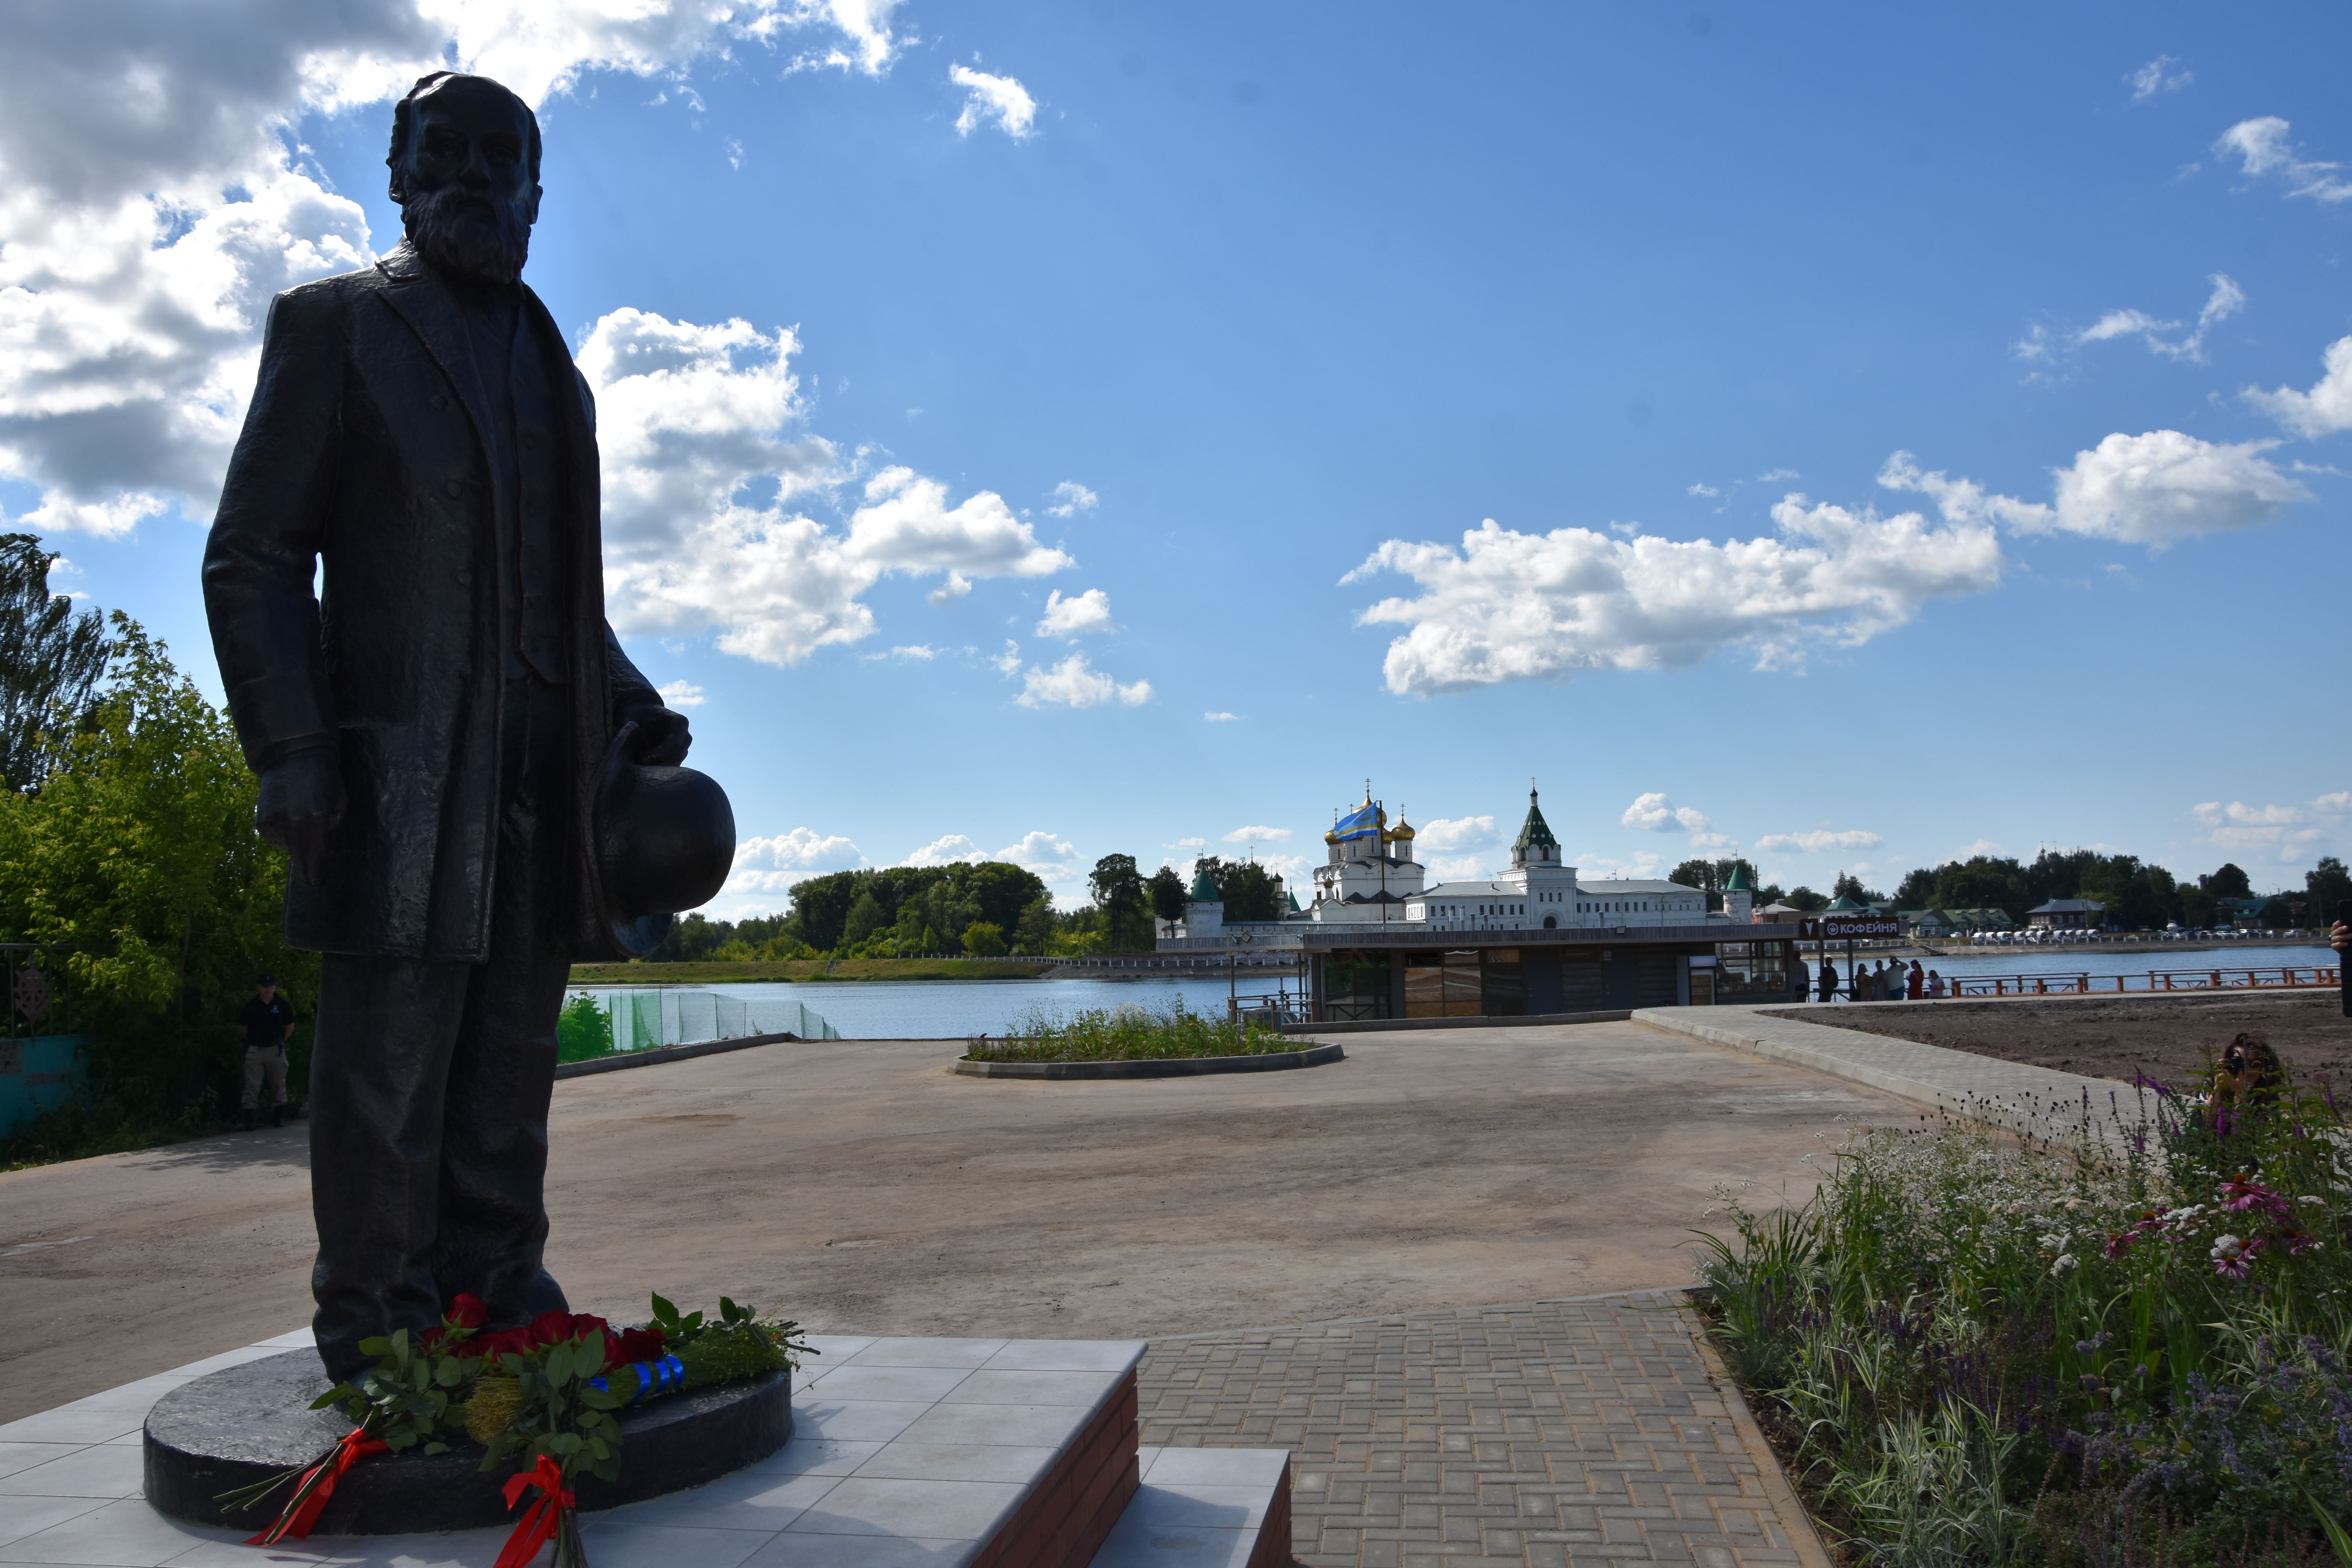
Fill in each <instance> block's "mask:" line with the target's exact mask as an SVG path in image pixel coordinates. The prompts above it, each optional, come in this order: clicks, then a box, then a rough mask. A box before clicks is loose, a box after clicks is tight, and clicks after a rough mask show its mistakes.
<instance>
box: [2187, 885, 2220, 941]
mask: <svg viewBox="0 0 2352 1568" xmlns="http://www.w3.org/2000/svg"><path fill="white" fill-rule="evenodd" d="M2214 903H2215V900H2214V898H2213V895H2212V894H2211V893H2210V892H2208V891H2206V890H2205V889H2203V888H2189V887H2184V888H2182V889H2180V923H2181V924H2182V925H2185V926H2189V927H2191V928H2193V929H2196V930H2200V931H2201V930H2205V929H2207V928H2209V927H2210V926H2211V925H2212V924H2213V910H2214Z"/></svg>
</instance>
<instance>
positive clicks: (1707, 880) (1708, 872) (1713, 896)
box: [1666, 855, 1778, 910]
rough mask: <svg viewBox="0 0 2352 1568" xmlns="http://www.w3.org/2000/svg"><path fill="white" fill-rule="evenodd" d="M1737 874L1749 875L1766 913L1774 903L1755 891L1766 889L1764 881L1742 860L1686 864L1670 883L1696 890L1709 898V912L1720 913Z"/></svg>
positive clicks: (1731, 858) (1759, 905) (1670, 876)
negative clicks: (1726, 893)
mask: <svg viewBox="0 0 2352 1568" xmlns="http://www.w3.org/2000/svg"><path fill="white" fill-rule="evenodd" d="M1735 870H1737V871H1744V872H1746V873H1747V876H1748V888H1749V889H1750V890H1751V893H1754V896H1755V900H1756V907H1757V908H1758V909H1762V908H1763V907H1764V906H1765V905H1766V904H1768V903H1770V902H1771V901H1772V900H1769V899H1767V898H1764V897H1762V896H1761V894H1760V892H1756V891H1755V890H1756V889H1759V888H1760V887H1761V885H1762V884H1761V879H1759V877H1758V876H1757V873H1756V868H1755V866H1754V865H1753V864H1751V863H1750V862H1748V860H1745V859H1742V858H1739V857H1738V856H1730V855H1727V856H1724V857H1722V858H1717V859H1714V860H1702V859H1690V860H1685V861H1684V862H1683V863H1682V864H1681V865H1679V866H1677V867H1675V868H1674V870H1673V871H1672V872H1671V873H1669V874H1668V876H1667V878H1666V880H1668V881H1670V882H1676V883H1679V884H1681V885H1682V886H1683V887H1685V888H1696V889H1698V890H1699V891H1701V892H1703V893H1705V894H1706V907H1707V908H1708V909H1710V910H1720V909H1722V908H1723V889H1726V888H1727V887H1729V886H1730V885H1731V874H1732V872H1734V871H1735ZM1777 890H1778V889H1775V891H1777Z"/></svg>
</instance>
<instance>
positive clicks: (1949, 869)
mask: <svg viewBox="0 0 2352 1568" xmlns="http://www.w3.org/2000/svg"><path fill="white" fill-rule="evenodd" d="M1934 907H1935V908H1937V909H1939V910H2000V911H2001V912H2002V913H2003V914H2005V915H2007V916H2008V917H2009V923H2010V924H2011V925H2012V926H2016V925H2022V924H2024V923H2025V911H2026V910H2030V909H2032V907H2033V904H2032V900H2031V891H2030V889H2028V888H2027V886H2026V881H2025V868H2024V867H2022V866H2021V865H2019V864H2018V863H2017V862H2016V861H2015V860H2012V859H2006V858H1997V857H1994V856H1990V855H1973V856H1970V857H1969V858H1968V859H1966V860H1948V861H1946V862H1945V863H1944V864H1943V865H1941V866H1939V867H1937V868H1936V896H1935V900H1934Z"/></svg>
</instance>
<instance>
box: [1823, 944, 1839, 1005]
mask: <svg viewBox="0 0 2352 1568" xmlns="http://www.w3.org/2000/svg"><path fill="white" fill-rule="evenodd" d="M1837 994H1838V972H1837V964H1836V963H1835V962H1834V961H1833V960H1832V959H1831V958H1830V956H1829V955H1828V954H1827V953H1823V954H1822V1001H1824V1002H1834V1001H1836V1000H1837Z"/></svg>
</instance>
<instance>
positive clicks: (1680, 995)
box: [1159, 789, 1803, 1023]
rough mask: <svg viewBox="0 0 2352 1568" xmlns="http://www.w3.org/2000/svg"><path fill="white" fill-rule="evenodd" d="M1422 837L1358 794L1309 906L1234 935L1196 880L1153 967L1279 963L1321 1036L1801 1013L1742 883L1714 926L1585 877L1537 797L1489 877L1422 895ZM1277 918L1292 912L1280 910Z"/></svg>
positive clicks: (1680, 899)
mask: <svg viewBox="0 0 2352 1568" xmlns="http://www.w3.org/2000/svg"><path fill="white" fill-rule="evenodd" d="M1416 837H1417V835H1416V833H1415V831H1414V829H1413V826H1412V824H1411V823H1409V822H1406V821H1405V820H1403V818H1402V814H1400V816H1398V818H1397V819H1396V820H1395V821H1394V822H1391V820H1390V818H1389V815H1388V812H1387V809H1386V808H1385V807H1384V806H1382V805H1381V803H1380V802H1379V801H1377V800H1375V799H1373V798H1372V797H1371V793H1370V790H1367V791H1366V792H1365V798H1364V801H1363V803H1362V804H1361V805H1358V806H1356V807H1355V808H1353V809H1352V810H1350V811H1348V812H1345V813H1343V814H1342V815H1341V816H1339V820H1337V821H1336V822H1334V823H1333V824H1332V826H1331V830H1330V831H1329V832H1328V833H1327V834H1325V835H1324V836H1323V843H1324V851H1325V859H1324V864H1322V865H1320V866H1318V867H1317V868H1315V873H1314V882H1315V892H1314V898H1313V901H1312V902H1311V903H1309V904H1308V905H1307V907H1306V909H1304V910H1295V909H1294V912H1292V913H1289V914H1288V915H1287V916H1286V918H1284V919H1281V920H1275V921H1245V922H1236V921H1227V920H1226V919H1225V918H1224V906H1223V903H1222V902H1221V901H1220V900H1219V899H1218V896H1217V890H1216V889H1215V887H1214V886H1213V884H1212V883H1211V881H1210V880H1209V879H1208V877H1207V876H1206V875H1205V873H1204V870H1203V869H1202V868H1195V873H1194V877H1193V883H1192V894H1191V897H1190V898H1189V899H1188V900H1187V901H1186V904H1185V909H1184V920H1183V921H1182V923H1181V926H1179V927H1178V929H1177V931H1174V932H1171V934H1170V935H1167V936H1164V937H1162V938H1161V939H1160V943H1159V947H1160V951H1161V952H1259V953H1265V952H1289V953H1295V954H1296V955H1297V957H1298V958H1299V960H1300V961H1301V962H1302V963H1303V964H1304V967H1305V968H1306V970H1307V992H1308V994H1309V997H1310V1005H1311V1012H1312V1016H1313V1017H1314V1018H1315V1020H1316V1021H1317V1022H1328V1023H1341V1022H1370V1021H1377V1020H1385V1019H1413V1018H1478V1017H1496V1018H1502V1017H1528V1016H1554V1015H1562V1014H1577V1013H1590V1012H1607V1011H1615V1010H1621V1009H1624V1008H1631V1007H1655V1006H1674V1005H1706V1004H1710V1003H1717V1002H1787V1001H1794V1000H1799V999H1801V996H1802V994H1803V985H1802V982H1801V979H1800V978H1799V974H1798V971H1797V967H1796V952H1795V937H1796V929H1795V928H1794V927H1793V926H1789V925H1782V924H1778V923H1775V922H1774V921H1772V920H1771V919H1770V918H1769V911H1767V913H1766V918H1763V919H1759V918H1758V917H1757V915H1756V914H1755V913H1754V912H1753V909H1754V903H1755V891H1754V889H1752V888H1750V887H1749V886H1748V881H1747V879H1746V877H1745V875H1744V874H1743V875H1738V876H1735V877H1734V878H1733V879H1731V881H1730V883H1729V884H1728V885H1727V886H1726V888H1725V889H1724V902H1725V908H1724V910H1721V911H1710V910H1708V909H1707V907H1706V894H1705V893H1704V892H1703V891H1701V890H1700V889H1696V888H1686V887H1684V886H1682V885H1681V884H1680V883H1677V882H1672V881H1662V880H1658V879H1649V878H1621V877H1586V876H1584V875H1582V874H1581V873H1580V871H1579V870H1578V868H1576V867H1574V866H1571V865H1569V864H1568V863H1567V862H1566V860H1565V858H1563V857H1562V855H1561V853H1560V845H1559V836H1558V835H1556V834H1554V833H1553V832H1552V830H1551V825H1550V824H1549V823H1548V822H1546V821H1545V820H1544V815H1543V806H1542V804H1541V802H1540V800H1539V799H1538V795H1537V794H1536V792H1535V791H1534V790H1532V789H1530V790H1529V791H1528V811H1527V816H1526V817H1525V819H1524V820H1523V821H1522V822H1521V823H1520V825H1519V831H1518V837H1516V838H1515V839H1513V840H1512V842H1511V856H1510V864H1509V866H1508V868H1507V869H1505V870H1503V871H1500V872H1498V873H1497V874H1496V875H1495V876H1494V877H1491V878H1483V879H1470V880H1459V879H1457V880H1451V881H1444V882H1434V883H1433V882H1431V881H1430V880H1429V879H1428V872H1427V869H1426V868H1424V867H1423V866H1422V864H1421V863H1420V862H1419V861H1418V860H1416V859H1415V858H1413V849H1414V840H1415V838H1416ZM1282 902H1285V903H1292V902H1294V901H1293V900H1287V899H1285V900H1282Z"/></svg>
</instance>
